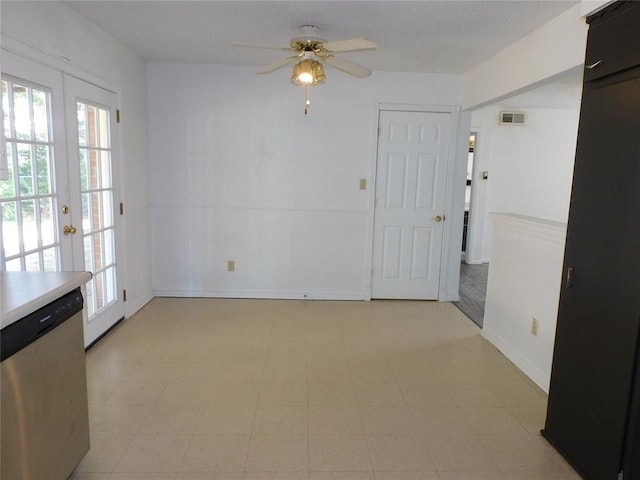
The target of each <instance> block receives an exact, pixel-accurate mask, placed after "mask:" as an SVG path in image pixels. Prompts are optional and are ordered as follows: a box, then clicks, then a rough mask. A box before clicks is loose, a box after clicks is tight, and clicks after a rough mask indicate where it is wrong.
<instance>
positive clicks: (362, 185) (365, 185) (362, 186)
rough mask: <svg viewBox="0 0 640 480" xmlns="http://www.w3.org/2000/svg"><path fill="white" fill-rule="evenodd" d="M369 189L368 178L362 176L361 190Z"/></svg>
mask: <svg viewBox="0 0 640 480" xmlns="http://www.w3.org/2000/svg"><path fill="white" fill-rule="evenodd" d="M366 189H367V179H366V178H361V179H360V190H366Z"/></svg>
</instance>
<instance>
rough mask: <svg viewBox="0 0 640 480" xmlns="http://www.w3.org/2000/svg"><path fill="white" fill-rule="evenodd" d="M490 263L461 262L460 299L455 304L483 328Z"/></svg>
mask: <svg viewBox="0 0 640 480" xmlns="http://www.w3.org/2000/svg"><path fill="white" fill-rule="evenodd" d="M488 275H489V264H488V263H483V264H481V265H467V264H466V263H464V262H462V263H461V264H460V301H459V302H453V304H454V305H455V306H456V307H458V308H459V309H460V310H462V311H463V312H464V314H465V315H466V316H467V317H469V318H470V319H471V320H472V321H473V322H474V323H475V324H476V325H478V326H479V327H480V328H482V324H483V321H484V301H485V297H486V296H487V277H488Z"/></svg>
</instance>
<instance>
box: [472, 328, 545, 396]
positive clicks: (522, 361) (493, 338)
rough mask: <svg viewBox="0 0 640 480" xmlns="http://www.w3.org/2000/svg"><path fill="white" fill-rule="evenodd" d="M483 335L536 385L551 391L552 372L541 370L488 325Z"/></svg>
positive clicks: (483, 330)
mask: <svg viewBox="0 0 640 480" xmlns="http://www.w3.org/2000/svg"><path fill="white" fill-rule="evenodd" d="M482 336H483V337H484V338H485V339H487V341H489V342H490V343H492V344H493V345H495V347H496V348H497V349H498V350H500V351H501V352H502V353H503V354H504V356H505V357H507V358H508V359H509V360H511V362H513V364H514V365H515V366H516V367H518V368H519V369H520V370H521V371H522V373H524V374H525V375H526V376H527V377H529V378H530V379H531V380H532V381H533V382H534V383H535V384H536V385H538V386H539V387H540V388H541V389H542V390H544V392H545V393H549V382H550V381H551V372H541V371H540V370H539V369H538V368H537V367H536V366H535V365H534V364H532V363H531V362H530V361H529V360H528V359H527V358H525V357H523V356H522V355H521V354H520V353H519V352H518V351H517V350H516V349H515V348H513V347H512V346H511V345H510V344H509V343H507V342H506V341H505V340H504V339H503V338H502V337H500V336H499V335H497V334H496V333H495V332H493V331H491V330H490V329H489V330H488V329H487V328H486V327H485V328H483V329H482Z"/></svg>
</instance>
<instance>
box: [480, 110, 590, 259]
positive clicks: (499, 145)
mask: <svg viewBox="0 0 640 480" xmlns="http://www.w3.org/2000/svg"><path fill="white" fill-rule="evenodd" d="M521 109H522V110H524V111H525V112H526V124H525V125H523V126H515V125H500V124H499V114H500V111H501V110H512V108H505V107H501V106H500V105H496V106H490V107H485V108H482V109H480V110H476V111H474V112H473V114H472V121H471V122H472V130H478V131H479V132H480V133H479V136H478V148H477V151H478V161H479V165H478V169H477V171H478V173H477V174H479V172H480V171H483V170H486V171H488V172H489V179H488V180H485V181H483V180H478V179H477V176H476V185H477V186H478V187H479V188H480V189H484V190H482V191H480V192H476V194H477V195H478V198H476V197H474V200H476V203H475V204H472V215H475V216H482V219H484V225H483V228H482V229H481V230H482V231H481V232H480V231H475V232H474V233H475V235H474V236H473V237H472V239H471V241H472V245H471V252H472V259H477V257H480V258H481V259H482V261H488V260H489V259H490V258H491V251H492V246H491V245H492V244H491V238H492V237H491V232H492V229H491V223H490V222H489V221H488V220H487V218H488V215H489V213H491V212H510V213H515V214H519V215H526V216H530V217H536V218H543V219H547V220H551V221H556V222H566V221H567V215H568V212H569V199H570V196H571V183H572V180H573V163H574V158H575V147H576V139H577V132H578V117H579V113H580V112H579V109H578V106H577V105H576V108H566V109H557V108H529V107H522V108H521ZM477 174H476V175H477ZM483 196H484V197H483ZM476 219H477V218H476V217H472V226H473V223H474V220H476ZM475 223H476V224H477V223H479V222H477V221H476V222H475ZM480 223H481V222H480Z"/></svg>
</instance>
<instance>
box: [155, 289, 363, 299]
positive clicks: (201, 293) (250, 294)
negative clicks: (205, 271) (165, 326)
mask: <svg viewBox="0 0 640 480" xmlns="http://www.w3.org/2000/svg"><path fill="white" fill-rule="evenodd" d="M153 293H154V295H155V296H156V297H203V298H209V297H211V298H265V299H266V298H268V299H280V300H368V299H370V298H371V297H370V296H369V298H367V295H366V292H352V293H344V292H280V291H278V292H263V291H247V290H244V291H243V290H155V291H154V292H153Z"/></svg>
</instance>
